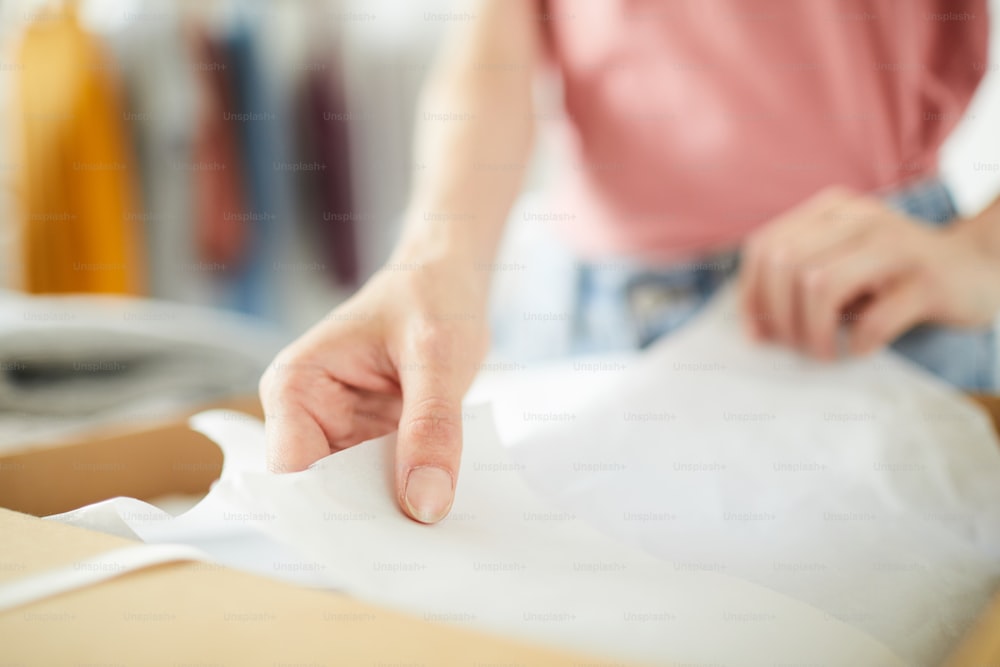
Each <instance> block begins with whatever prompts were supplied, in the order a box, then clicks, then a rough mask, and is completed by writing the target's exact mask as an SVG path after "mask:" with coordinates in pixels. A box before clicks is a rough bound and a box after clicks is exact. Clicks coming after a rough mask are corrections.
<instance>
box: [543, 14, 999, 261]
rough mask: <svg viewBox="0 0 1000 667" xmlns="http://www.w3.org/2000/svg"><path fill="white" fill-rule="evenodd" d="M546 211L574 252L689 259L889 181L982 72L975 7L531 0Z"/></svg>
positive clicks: (930, 164) (911, 167) (930, 154)
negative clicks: (803, 207) (537, 4)
mask: <svg viewBox="0 0 1000 667" xmlns="http://www.w3.org/2000/svg"><path fill="white" fill-rule="evenodd" d="M541 1H542V3H543V4H542V6H541V9H540V11H541V14H540V18H541V21H542V24H543V26H544V27H545V30H546V32H547V42H548V48H549V52H550V54H551V55H552V60H553V62H554V63H555V64H556V66H557V68H558V70H559V72H560V74H561V77H562V80H563V85H564V97H565V107H566V111H567V115H568V118H567V121H566V122H565V123H563V130H564V133H563V134H564V139H565V140H566V142H565V143H566V146H565V148H566V150H567V151H568V155H567V156H566V161H565V162H563V163H561V165H560V171H561V172H562V173H561V177H562V180H563V184H562V185H563V187H562V188H561V190H560V192H561V193H562V196H561V197H559V198H558V202H559V203H558V204H556V205H555V208H556V209H557V210H553V211H548V212H547V214H548V215H549V216H550V217H551V218H552V219H554V220H557V221H559V222H560V224H561V226H562V227H563V228H564V231H565V232H566V234H567V236H568V237H569V239H570V241H571V242H572V243H573V244H574V245H575V246H576V247H577V250H578V251H579V252H581V253H582V254H584V255H586V256H592V257H593V256H605V255H610V254H627V255H635V256H640V257H643V256H644V257H649V258H668V257H683V256H692V255H697V254H700V253H707V252H711V251H714V250H722V249H726V248H731V247H734V246H736V245H737V244H738V243H739V242H740V241H741V239H743V238H744V237H745V236H746V234H747V233H748V232H750V231H752V230H753V229H754V228H756V227H758V226H759V225H761V224H764V223H766V222H767V221H768V220H770V219H772V218H773V217H774V216H776V215H777V214H779V213H781V212H783V211H785V210H787V209H789V208H790V207H792V206H794V205H795V204H797V203H799V202H801V201H803V200H805V199H806V198H808V197H809V196H811V195H813V194H815V193H816V192H817V191H819V190H820V189H822V188H823V187H825V186H828V185H833V184H843V185H847V186H851V187H854V188H857V189H860V190H862V191H877V190H880V189H884V188H891V187H895V186H899V185H904V184H906V183H907V182H910V181H914V180H917V179H920V178H923V177H926V176H929V175H933V174H934V173H935V172H936V169H937V155H938V149H939V147H940V146H941V143H942V142H943V141H944V139H945V138H946V137H947V136H948V133H949V132H950V131H951V129H952V128H953V127H954V126H955V124H956V123H957V122H958V120H959V119H960V118H961V116H962V113H963V112H964V111H965V108H966V106H967V105H968V103H969V100H970V99H971V97H972V95H973V93H974V91H975V89H976V87H977V85H978V84H979V81H980V79H981V78H982V76H983V73H984V71H985V69H986V58H987V47H988V26H987V22H988V17H987V9H986V4H987V3H986V0H660V1H657V0H548V1H546V0H541Z"/></svg>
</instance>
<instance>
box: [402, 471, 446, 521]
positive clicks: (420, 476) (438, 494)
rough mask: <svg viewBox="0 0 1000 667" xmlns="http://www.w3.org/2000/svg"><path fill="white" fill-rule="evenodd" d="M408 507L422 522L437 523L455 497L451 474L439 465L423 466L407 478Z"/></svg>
mask: <svg viewBox="0 0 1000 667" xmlns="http://www.w3.org/2000/svg"><path fill="white" fill-rule="evenodd" d="M404 497H405V499H406V508H407V509H408V510H409V512H410V515H411V516H412V517H413V518H414V519H416V520H417V521H420V522H421V523H437V522H438V521H440V520H441V519H443V518H444V516H445V514H447V513H448V510H449V509H450V508H451V502H452V500H453V499H454V497H455V494H454V489H453V488H452V480H451V475H450V474H449V473H448V471H446V470H444V469H443V468H438V467H437V466H421V467H419V468H414V469H413V470H411V471H410V474H409V476H407V478H406V491H405V493H404Z"/></svg>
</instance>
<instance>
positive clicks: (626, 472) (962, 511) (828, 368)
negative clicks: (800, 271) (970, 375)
mask: <svg viewBox="0 0 1000 667" xmlns="http://www.w3.org/2000/svg"><path fill="white" fill-rule="evenodd" d="M480 385H481V386H479V387H476V388H474V391H473V394H474V395H475V396H477V397H478V398H479V399H486V398H488V399H491V400H492V401H493V405H494V409H495V411H496V419H497V423H498V427H499V428H500V435H501V438H502V440H503V441H504V442H505V443H506V444H507V445H508V446H510V447H511V449H510V452H511V455H512V457H513V459H514V460H515V461H517V462H518V463H520V464H521V465H522V466H523V467H524V470H525V473H526V475H527V476H528V477H529V478H530V479H531V483H532V485H533V487H534V488H535V489H537V490H539V491H541V492H542V493H544V494H545V495H547V496H549V497H550V499H552V500H554V501H555V502H557V503H558V504H559V505H561V506H562V507H564V508H567V509H570V510H572V511H573V512H576V513H578V514H579V515H580V516H581V517H583V518H585V519H586V520H587V521H589V522H591V523H593V524H594V525H597V526H599V527H600V528H601V529H603V530H604V531H606V532H607V533H609V534H612V535H615V536H616V537H618V538H620V539H623V540H624V541H626V542H629V543H632V544H635V545H638V546H641V547H642V548H643V549H645V550H647V551H648V552H650V553H652V554H654V555H656V556H659V557H660V558H664V559H666V560H670V561H674V562H677V563H687V564H689V565H690V566H691V567H693V568H706V569H710V570H713V571H718V572H726V573H728V574H731V575H735V576H739V577H743V578H746V579H748V580H751V581H754V582H757V583H760V584H763V585H765V586H768V587H769V588H772V589H773V590H776V591H780V592H782V593H785V594H787V595H790V596H792V597H795V598H797V599H800V600H803V601H806V602H809V603H811V604H813V605H815V606H817V607H818V608H820V609H822V610H824V611H825V612H827V613H829V614H831V615H832V616H834V617H836V618H839V619H842V620H844V621H846V622H848V623H850V624H851V625H853V626H855V627H858V628H860V629H862V630H864V631H866V632H868V633H870V634H871V635H872V636H874V637H876V638H877V639H879V640H880V641H882V642H884V643H885V644H886V645H888V646H889V647H890V648H891V649H892V650H894V651H895V652H896V653H897V654H898V655H900V656H901V657H902V658H903V659H904V660H905V661H906V662H907V664H923V665H930V664H939V663H940V662H941V660H942V659H943V658H944V657H945V656H946V655H947V653H948V652H949V651H950V650H951V649H953V648H954V646H955V644H956V642H957V641H958V639H959V638H960V637H961V635H962V634H963V633H964V632H965V631H966V630H967V629H968V628H969V626H970V625H971V623H972V622H973V620H974V619H975V617H976V616H977V615H978V614H979V612H980V611H981V610H982V608H983V606H984V605H985V604H986V603H987V601H988V599H989V596H990V594H991V593H992V592H993V591H995V590H996V589H997V587H998V584H1000V445H998V443H997V438H996V436H995V433H994V431H993V429H992V427H991V425H990V423H989V421H988V419H987V417H986V416H985V414H984V413H982V412H981V411H980V410H979V409H978V408H976V407H975V406H974V405H972V404H971V403H969V402H968V401H967V400H966V399H965V398H964V397H962V396H961V395H960V394H959V393H958V392H957V391H955V390H954V389H952V388H950V387H948V386H946V385H944V384H942V383H941V382H939V381H938V380H937V379H936V378H934V377H933V376H930V375H929V374H927V373H926V372H924V371H923V370H922V369H920V368H918V367H916V366H914V365H912V364H910V363H909V362H907V361H906V360H905V359H903V358H901V357H899V356H897V355H895V354H893V353H891V352H886V353H881V354H878V355H876V356H874V357H872V358H867V359H857V360H849V361H841V362H838V363H832V364H831V363H822V362H815V361H810V360H808V359H805V358H803V357H801V356H800V355H798V354H796V353H794V352H791V351H788V350H786V349H783V348H777V347H773V346H763V345H759V344H755V343H753V342H752V341H750V340H749V339H748V338H747V337H746V336H745V335H744V334H743V333H742V332H741V330H740V313H739V311H738V308H737V303H736V299H735V295H734V293H732V292H731V291H725V292H724V293H723V294H722V295H721V296H720V297H719V298H717V299H716V301H715V302H713V303H712V304H710V305H709V307H708V308H707V311H706V312H704V313H703V314H701V315H700V316H699V317H698V319H697V320H696V321H695V322H693V323H692V324H691V325H689V326H688V327H686V328H685V329H683V330H682V331H680V332H678V333H677V334H676V335H674V336H672V337H670V338H669V339H667V340H665V341H663V342H661V343H659V344H657V345H655V346H654V347H653V348H651V349H650V350H648V351H646V352H644V353H643V354H641V355H637V356H631V357H629V356H618V357H605V358H597V359H578V360H575V361H572V362H568V363H564V364H561V365H559V366H553V367H551V368H549V369H546V370H544V371H530V370H529V371H526V372H519V373H506V374H505V373H495V374H494V377H492V378H488V381H486V382H482V383H480Z"/></svg>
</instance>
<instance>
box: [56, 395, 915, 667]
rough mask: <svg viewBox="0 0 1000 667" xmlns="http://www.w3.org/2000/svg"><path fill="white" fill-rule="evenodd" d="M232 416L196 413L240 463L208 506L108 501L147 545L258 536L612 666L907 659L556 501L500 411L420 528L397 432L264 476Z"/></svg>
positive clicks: (421, 604) (330, 570) (469, 441)
mask: <svg viewBox="0 0 1000 667" xmlns="http://www.w3.org/2000/svg"><path fill="white" fill-rule="evenodd" d="M232 415H233V413H227V412H224V411H215V412H211V413H203V414H201V415H199V416H197V417H195V418H194V420H193V421H194V425H195V426H196V428H198V429H199V430H201V431H202V432H204V433H205V434H206V435H208V436H209V437H212V438H213V439H215V440H216V441H217V442H220V443H221V444H222V446H223V449H224V451H225V453H226V457H227V458H226V464H225V468H224V473H223V476H222V478H221V479H220V480H219V482H218V483H217V484H216V485H215V487H214V488H213V489H212V491H211V493H210V494H209V496H208V497H207V498H206V499H205V500H204V501H203V502H202V503H201V504H200V505H199V506H197V507H195V508H194V509H193V510H191V511H190V512H188V513H186V514H184V515H182V516H180V517H179V518H178V519H176V520H173V521H170V520H163V521H161V522H159V523H158V524H154V523H153V522H152V521H149V520H147V521H143V522H138V521H136V518H137V517H136V515H135V512H137V511H138V510H137V508H138V507H139V506H140V505H142V504H141V503H138V501H131V503H127V504H123V503H124V501H122V500H118V501H109V502H108V503H104V504H103V508H104V510H118V509H121V508H122V507H125V506H126V505H127V506H128V507H130V508H131V511H133V515H127V514H120V515H119V518H120V519H121V520H123V521H124V522H125V523H126V524H128V525H130V526H131V527H132V529H133V530H134V531H135V532H136V533H137V534H140V535H141V536H142V537H144V538H146V539H154V540H160V539H166V538H169V539H171V540H175V541H177V540H179V541H188V540H186V539H185V533H189V534H191V535H193V536H194V538H195V541H196V543H199V544H201V545H204V541H205V537H206V536H207V535H210V534H216V535H220V534H225V533H230V534H234V535H237V536H238V537H240V539H241V540H242V544H244V545H251V544H252V542H253V540H252V539H250V538H249V537H248V536H249V535H250V534H252V533H254V532H256V531H259V533H260V534H261V535H264V536H266V538H267V540H268V541H271V540H273V543H275V544H284V545H288V546H289V547H291V548H294V549H295V550H297V551H299V552H300V553H301V554H303V556H304V558H303V560H301V561H300V562H301V563H303V564H305V563H313V564H315V565H316V566H317V567H321V568H322V572H323V574H324V575H325V576H326V578H327V579H328V580H329V581H331V582H336V584H337V585H338V586H339V587H341V588H343V589H344V590H346V591H347V592H348V593H349V594H352V595H356V596H357V597H359V598H362V599H365V600H369V601H372V602H376V603H380V604H384V605H386V606H390V607H393V608H397V609H402V610H406V611H409V612H411V613H414V614H416V615H418V616H420V617H421V618H424V619H426V620H431V621H437V622H445V623H452V624H456V625H465V626H470V627H475V628H478V629H483V630H487V631H492V632H496V633H500V634H504V635H507V636H511V637H513V638H518V639H522V640H531V641H535V642H539V643H545V644H549V645H553V646H557V647H564V648H567V649H572V650H574V651H577V652H584V653H590V654H593V655H595V656H599V657H601V658H605V659H609V660H634V661H643V662H648V663H655V664H690V663H698V664H722V665H773V664H775V662H776V661H790V662H792V663H798V664H843V665H856V664H865V665H899V664H902V663H900V662H899V660H898V659H897V658H896V657H895V656H894V655H892V654H891V653H890V652H889V651H888V650H887V649H886V648H885V647H884V646H882V645H880V644H879V643H878V642H876V641H874V640H872V639H871V638H870V637H868V636H867V635H865V634H864V633H861V632H858V631H857V630H855V629H853V628H852V627H850V626H849V625H848V624H846V623H843V622H841V621H838V620H836V619H834V618H832V617H830V616H829V615H827V614H824V613H822V612H820V611H819V610H817V609H815V608H813V607H811V606H809V605H805V604H802V603H800V602H798V601H795V600H792V599H790V598H788V597H785V596H782V595H779V594H776V593H774V592H772V591H769V590H767V589H764V588H762V587H759V586H756V585H753V584H749V583H747V582H745V581H741V580H739V579H736V578H733V577H730V576H728V575H726V574H721V573H717V572H711V571H704V570H692V569H690V568H687V567H679V566H678V565H677V564H675V563H671V562H667V561H663V560H660V559H656V558H654V557H652V556H649V555H647V554H645V553H643V552H642V551H641V550H638V549H634V548H631V547H628V546H625V545H622V544H620V543H618V542H616V541H615V540H613V539H611V538H609V537H607V536H605V535H603V534H601V533H599V532H598V531H596V530H594V529H593V528H591V527H590V526H588V525H587V524H586V523H585V522H583V521H582V520H581V519H580V518H579V517H577V516H575V515H574V514H573V513H570V512H566V511H563V510H560V509H559V508H557V507H554V506H552V505H551V504H549V503H548V502H546V501H545V500H544V499H543V498H542V497H541V496H540V495H539V494H537V493H535V492H534V491H532V490H530V489H529V488H528V486H527V485H526V484H525V482H524V481H523V479H522V472H523V471H522V469H521V466H520V465H519V464H516V463H514V462H513V461H511V460H510V459H509V458H508V456H507V454H506V452H505V451H504V449H503V448H502V447H501V446H500V444H499V442H498V440H497V438H496V434H495V429H494V427H493V425H492V418H491V415H490V411H489V409H488V408H467V409H466V414H465V420H464V423H465V451H464V455H463V460H462V470H461V477H460V478H461V482H460V484H459V487H458V491H457V494H456V499H455V504H454V506H453V510H452V513H451V515H450V516H449V517H448V518H447V519H446V520H445V521H443V522H442V523H440V524H438V525H435V526H424V525H421V524H417V523H415V522H413V521H411V520H410V519H408V518H406V517H404V516H403V515H402V514H401V513H400V511H399V509H398V508H397V506H396V504H395V500H394V495H393V493H392V492H391V490H390V486H389V484H390V480H389V471H390V470H391V463H390V457H391V454H392V449H393V441H392V438H383V439H380V440H377V441H373V442H369V443H365V444H362V445H359V446H357V447H355V448H352V449H350V450H347V451H345V452H341V453H338V454H335V455H332V456H330V457H327V458H325V459H323V460H322V461H319V462H318V463H316V464H315V465H314V466H313V467H311V468H310V469H309V470H306V471H303V472H300V473H294V474H289V475H280V476H279V475H272V474H269V473H267V472H264V470H263V464H262V461H263V430H262V428H261V426H260V425H259V424H256V425H254V424H252V423H250V421H249V420H243V419H235V418H233V416H232ZM143 511H144V512H150V511H151V510H150V509H148V508H147V509H145V510H143ZM87 514H89V515H90V516H91V517H94V516H96V514H95V512H94V508H91V510H89V511H86V512H77V513H75V515H74V517H73V518H74V521H75V522H76V523H78V524H80V523H84V525H85V524H86V522H85V521H83V520H82V519H83V517H84V515H87ZM227 516H228V517H229V518H228V519H227ZM62 518H63V519H66V518H67V517H65V516H64V517H62ZM91 527H93V526H91ZM216 555H217V556H218V555H219V554H218V553H217V554H216ZM220 560H222V562H226V560H225V558H221V559H220ZM274 562H277V561H274Z"/></svg>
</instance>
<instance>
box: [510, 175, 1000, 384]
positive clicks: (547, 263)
mask: <svg viewBox="0 0 1000 667" xmlns="http://www.w3.org/2000/svg"><path fill="white" fill-rule="evenodd" d="M884 200H885V201H886V203H887V204H888V205H889V206H891V207H893V208H895V209H897V210H899V211H900V212H903V213H906V214H907V215H909V216H911V217H913V218H914V219H917V220H921V221H923V222H925V223H926V224H929V225H936V226H939V225H945V224H948V223H949V222H950V221H952V220H953V219H954V218H955V217H956V215H957V213H956V209H955V204H954V201H953V200H952V197H951V194H950V193H949V192H948V190H947V188H946V187H945V186H944V184H942V183H941V182H940V181H939V180H937V179H932V180H929V181H926V182H922V183H919V184H917V185H914V186H911V187H909V188H906V189H904V190H901V191H898V192H894V193H891V194H888V195H886V196H885V197H884ZM545 245H546V247H545V248H544V249H541V250H539V251H536V252H535V253H534V255H533V257H534V259H535V260H537V261H535V262H534V263H532V262H530V261H529V262H528V263H527V264H528V266H529V267H530V268H531V270H532V272H533V273H535V274H537V275H536V276H533V277H532V279H531V280H530V281H529V282H531V283H548V284H549V285H552V286H553V290H554V291H555V292H556V295H555V296H553V295H551V294H544V292H545V288H546V287H547V286H548V285H539V286H538V287H537V288H536V287H535V286H534V285H532V286H531V287H532V289H531V290H530V292H529V293H527V294H525V296H526V298H527V300H528V303H527V304H526V305H527V308H526V310H525V311H524V313H523V316H522V317H521V318H517V317H511V316H510V314H507V316H506V317H501V318H498V319H497V321H496V325H497V326H495V327H494V340H495V341H496V342H497V347H498V350H499V351H500V353H501V354H502V355H503V354H505V353H506V355H507V356H514V357H520V358H525V359H537V358H540V357H553V356H561V355H579V354H600V353H605V352H615V351H626V350H635V349H640V348H643V347H646V346H647V345H649V344H651V343H652V342H654V341H655V340H657V339H658V338H660V337H662V336H664V335H667V334H669V333H671V332H672V331H674V330H676V329H677V328H678V327H680V326H682V325H683V324H685V323H686V322H687V321H688V320H690V319H691V318H692V317H693V316H694V315H695V314H697V313H698V311H700V310H701V308H702V307H703V306H704V305H705V304H706V303H707V302H708V301H709V299H711V297H712V296H713V295H714V294H715V292H716V290H718V289H719V287H721V286H722V285H723V284H725V283H726V282H727V281H729V280H730V279H732V278H733V277H734V276H735V274H736V272H737V270H738V268H739V254H738V252H735V251H734V252H728V253H722V254H719V255H714V256H709V257H705V258H703V259H701V260H697V261H688V262H680V263H676V264H671V265H669V266H660V267H655V268H651V267H648V266H643V265H641V264H639V263H637V262H635V261H632V260H628V259H621V260H618V259H613V260H607V261H601V262H599V263H587V262H581V261H579V260H576V259H575V258H572V257H570V256H569V252H568V250H566V249H565V248H564V247H562V248H560V247H558V243H556V242H553V241H548V240H546V241H545ZM543 267H544V268H543ZM540 269H541V270H540ZM564 271H570V272H571V275H572V276H573V280H574V283H573V285H572V286H570V288H569V289H568V290H566V289H563V290H559V289H558V287H557V284H558V280H556V279H555V274H556V272H564ZM559 300H568V302H567V303H564V304H562V305H560V304H559V303H558V301H559ZM562 313H565V314H566V317H565V319H566V320H567V322H566V325H565V326H563V327H562V328H561V329H560V330H558V331H557V332H555V337H556V338H560V337H562V338H564V339H565V340H563V341H561V342H562V344H561V345H559V344H555V345H553V344H552V341H551V339H552V338H553V333H554V332H553V329H552V327H549V329H548V330H547V331H545V332H544V333H547V334H548V339H549V340H548V344H547V345H543V344H542V343H543V342H544V341H545V340H546V336H545V335H543V330H542V329H541V328H540V327H538V326H536V327H535V329H534V331H531V332H529V333H528V334H525V333H523V332H515V331H514V329H515V328H523V329H528V328H530V327H531V326H532V324H533V322H535V321H537V319H538V318H539V315H540V314H548V315H549V316H550V317H552V318H553V319H557V318H556V317H555V316H557V315H560V314H562ZM529 316H530V317H529ZM511 322H514V326H512V325H511ZM892 347H893V348H894V349H895V350H896V351H897V352H898V353H900V354H901V355H903V356H904V357H907V358H909V359H910V360H912V361H914V362H915V363H917V364H919V365H920V366H922V367H924V368H925V369H927V370H928V371H930V372H931V373H934V374H935V375H937V376H939V377H941V378H942V379H944V380H946V381H947V382H949V383H951V384H953V385H955V386H957V387H960V388H963V389H967V390H979V391H995V390H996V389H997V387H998V384H1000V383H998V378H997V377H996V375H997V370H996V369H997V360H996V355H997V342H996V339H995V332H994V331H993V329H992V328H985V329H977V330H966V329H955V328H947V327H941V326H931V325H922V326H918V327H916V328H914V329H912V330H911V331H909V332H908V333H906V334H905V335H904V336H902V337H901V338H899V339H898V340H897V341H896V342H895V343H893V345H892ZM512 352H513V354H511V353H512Z"/></svg>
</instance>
